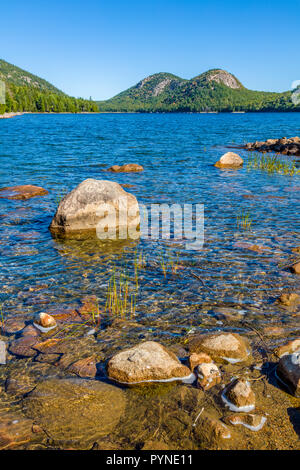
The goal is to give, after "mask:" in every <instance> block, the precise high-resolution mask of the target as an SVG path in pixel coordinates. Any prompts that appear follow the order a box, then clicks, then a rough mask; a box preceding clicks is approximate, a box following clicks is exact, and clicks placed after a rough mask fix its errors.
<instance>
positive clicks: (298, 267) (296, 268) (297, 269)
mask: <svg viewBox="0 0 300 470" xmlns="http://www.w3.org/2000/svg"><path fill="white" fill-rule="evenodd" d="M291 271H292V273H294V274H300V263H296V264H294V265H293V266H291Z"/></svg>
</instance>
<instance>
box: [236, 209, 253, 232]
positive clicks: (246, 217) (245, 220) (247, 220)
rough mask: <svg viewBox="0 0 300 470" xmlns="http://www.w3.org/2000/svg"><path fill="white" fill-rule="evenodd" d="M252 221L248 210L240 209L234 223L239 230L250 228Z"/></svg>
mask: <svg viewBox="0 0 300 470" xmlns="http://www.w3.org/2000/svg"><path fill="white" fill-rule="evenodd" d="M252 222H253V219H252V217H251V214H250V212H244V211H242V212H241V213H240V214H239V215H238V216H237V218H236V225H237V228H238V229H240V230H251V226H252Z"/></svg>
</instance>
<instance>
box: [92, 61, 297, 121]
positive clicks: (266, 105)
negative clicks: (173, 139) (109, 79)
mask: <svg viewBox="0 0 300 470" xmlns="http://www.w3.org/2000/svg"><path fill="white" fill-rule="evenodd" d="M98 104H99V109H100V111H119V112H120V111H123V112H130V111H138V112H209V111H220V112H222V111H224V112H225V111H295V110H298V111H300V107H299V106H298V107H296V106H295V105H294V104H293V102H292V100H291V92H284V93H272V92H263V91H252V90H248V89H247V88H245V87H244V86H243V85H242V83H241V82H240V81H239V80H238V79H237V78H236V77H235V76H234V75H232V74H230V73H229V72H226V71H225V70H222V69H213V70H209V71H208V72H205V73H203V74H201V75H198V76H197V77H194V78H192V79H191V80H185V79H182V78H180V77H176V76H175V75H172V74H168V73H158V74H154V75H150V76H149V77H147V78H145V79H144V80H141V81H140V82H139V83H138V84H137V85H135V86H133V87H132V88H129V89H128V90H126V91H123V92H122V93H120V94H118V95H117V96H115V97H113V98H111V99H110V100H107V101H100V102H98Z"/></svg>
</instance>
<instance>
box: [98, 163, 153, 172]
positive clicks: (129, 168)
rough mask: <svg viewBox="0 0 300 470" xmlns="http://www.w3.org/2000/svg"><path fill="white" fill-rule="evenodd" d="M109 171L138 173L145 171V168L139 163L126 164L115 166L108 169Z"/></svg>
mask: <svg viewBox="0 0 300 470" xmlns="http://www.w3.org/2000/svg"><path fill="white" fill-rule="evenodd" d="M107 171H112V172H113V173H136V172H138V171H144V168H143V167H142V165H138V164H137V163H126V164H125V165H122V166H119V165H113V166H111V167H110V168H108V170H107Z"/></svg>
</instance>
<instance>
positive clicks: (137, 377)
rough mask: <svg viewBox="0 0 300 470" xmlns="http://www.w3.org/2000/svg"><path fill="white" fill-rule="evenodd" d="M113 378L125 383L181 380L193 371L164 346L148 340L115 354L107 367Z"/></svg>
mask: <svg viewBox="0 0 300 470" xmlns="http://www.w3.org/2000/svg"><path fill="white" fill-rule="evenodd" d="M107 372H108V376H109V378H110V379H112V380H116V381H117V382H120V383H124V384H135V383H141V382H160V381H172V380H176V379H177V380H181V379H184V378H187V377H190V376H191V371H190V369H188V368H187V367H186V366H184V365H182V364H181V363H180V361H179V360H178V358H177V357H176V356H175V354H173V353H172V352H171V351H168V350H167V349H166V348H165V347H164V346H162V345H161V344H159V343H156V342H154V341H146V342H144V343H141V344H138V345H137V346H134V347H133V348H130V349H127V350H125V351H122V352H120V353H118V354H116V355H115V356H113V357H112V358H111V359H110V360H109V362H108V367H107Z"/></svg>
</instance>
